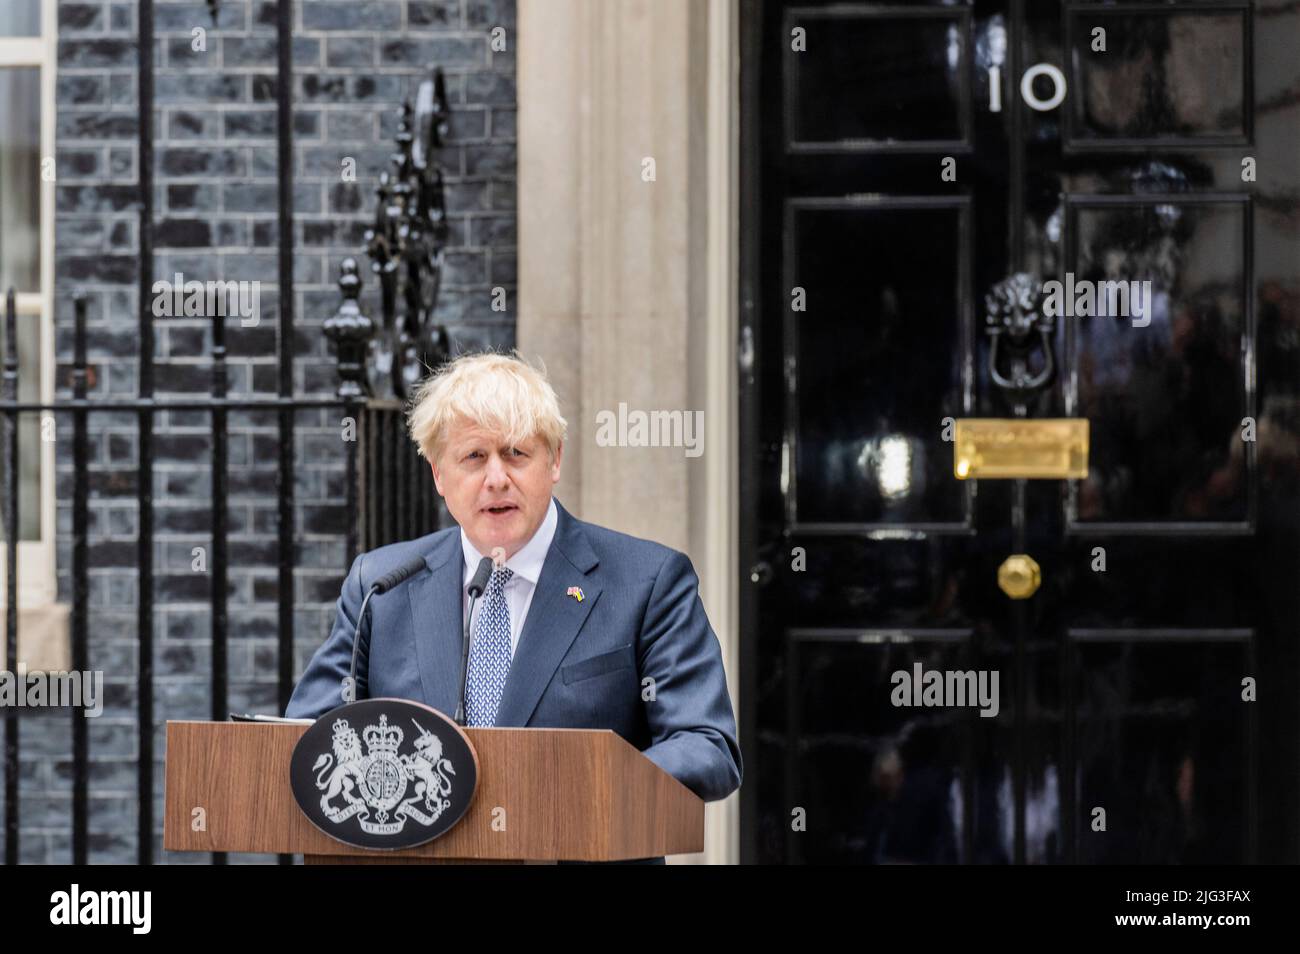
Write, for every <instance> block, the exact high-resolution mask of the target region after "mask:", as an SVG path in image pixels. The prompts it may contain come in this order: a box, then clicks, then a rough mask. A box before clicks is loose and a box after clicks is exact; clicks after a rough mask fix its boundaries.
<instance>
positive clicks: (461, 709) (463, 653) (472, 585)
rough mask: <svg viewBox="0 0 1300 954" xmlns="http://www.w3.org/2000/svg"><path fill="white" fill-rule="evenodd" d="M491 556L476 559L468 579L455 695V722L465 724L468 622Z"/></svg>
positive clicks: (481, 588)
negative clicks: (458, 680)
mask: <svg viewBox="0 0 1300 954" xmlns="http://www.w3.org/2000/svg"><path fill="white" fill-rule="evenodd" d="M492 566H493V564H492V558H491V557H484V558H483V559H481V560H479V561H478V569H477V570H475V571H474V578H473V579H472V580H470V581H469V612H467V613H466V614H465V629H464V631H463V632H462V633H461V640H460V692H459V693H458V694H457V697H456V724H457V725H465V722H466V719H465V681H466V680H467V679H468V678H469V634H470V622H471V620H472V619H473V618H474V604H475V602H477V601H478V598H479V597H480V596H482V595H483V590H484V589H486V588H487V582H488V577H490V576H491V575H492Z"/></svg>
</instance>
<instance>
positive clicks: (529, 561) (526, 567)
mask: <svg viewBox="0 0 1300 954" xmlns="http://www.w3.org/2000/svg"><path fill="white" fill-rule="evenodd" d="M558 524H559V514H557V513H556V510H555V498H554V497H552V498H551V500H550V503H549V504H547V507H546V516H545V517H543V518H542V524H541V526H539V527H538V528H537V532H536V533H534V534H533V538H532V539H531V540H529V541H528V542H527V543H525V544H524V545H523V546H522V547H520V548H519V552H517V553H516V554H515V555H514V556H512V557H511V558H510V559H509V560H506V562H505V565H506V566H507V567H508V568H509V569H511V570H513V571H514V575H515V577H523V578H524V579H525V580H527V581H528V582H529V583H532V584H533V585H534V586H536V585H537V580H538V577H540V576H541V575H542V564H543V563H545V562H546V553H547V551H548V550H550V549H551V541H552V540H553V539H555V528H556V526H557V525H558ZM460 546H461V549H462V550H463V551H464V553H465V585H466V586H468V585H469V581H470V580H471V579H473V577H474V571H475V570H477V569H478V565H479V562H480V561H481V560H482V559H483V554H481V553H479V552H478V550H477V549H475V547H474V544H472V543H470V542H469V536H468V535H467V534H466V533H465V528H464V527H462V528H461V531H460Z"/></svg>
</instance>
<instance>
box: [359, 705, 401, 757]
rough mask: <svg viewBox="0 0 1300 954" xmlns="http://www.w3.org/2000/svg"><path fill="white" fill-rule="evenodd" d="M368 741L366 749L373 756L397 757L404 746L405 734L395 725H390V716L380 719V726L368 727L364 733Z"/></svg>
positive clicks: (382, 716) (383, 716)
mask: <svg viewBox="0 0 1300 954" xmlns="http://www.w3.org/2000/svg"><path fill="white" fill-rule="evenodd" d="M362 735H363V736H364V737H365V740H366V749H367V751H369V753H370V754H371V755H385V754H391V755H396V754H397V750H398V748H400V747H401V745H402V738H403V733H402V730H401V729H399V728H398V727H397V726H395V725H389V724H388V716H387V715H381V716H380V717H379V725H368V726H366V731H365V732H363V733H362Z"/></svg>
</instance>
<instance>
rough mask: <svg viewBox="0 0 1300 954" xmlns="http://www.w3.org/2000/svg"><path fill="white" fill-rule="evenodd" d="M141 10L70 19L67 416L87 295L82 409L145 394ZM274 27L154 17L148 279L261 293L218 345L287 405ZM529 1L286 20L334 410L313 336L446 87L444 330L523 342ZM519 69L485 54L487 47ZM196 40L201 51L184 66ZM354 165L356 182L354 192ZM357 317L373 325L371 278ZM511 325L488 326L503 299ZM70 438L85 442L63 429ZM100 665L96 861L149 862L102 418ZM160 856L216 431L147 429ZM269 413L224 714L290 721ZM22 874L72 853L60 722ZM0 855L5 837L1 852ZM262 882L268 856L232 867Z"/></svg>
mask: <svg viewBox="0 0 1300 954" xmlns="http://www.w3.org/2000/svg"><path fill="white" fill-rule="evenodd" d="M135 8H136V4H135V3H133V2H132V3H125V2H108V0H76V2H73V0H60V5H59V51H58V59H59V76H58V93H57V99H58V117H57V126H58V133H57V136H58V139H57V173H58V183H57V199H56V206H57V217H56V229H57V232H56V266H55V268H56V335H55V347H56V357H57V360H58V361H59V364H60V370H59V378H58V382H59V384H60V386H61V387H60V391H59V393H60V395H61V396H68V394H69V392H68V391H67V389H66V387H63V385H66V383H67V376H66V375H67V364H68V362H70V360H71V348H72V333H71V319H72V297H73V295H74V294H75V293H76V292H78V291H83V292H85V293H87V295H88V296H89V322H90V324H89V328H90V330H89V347H90V360H91V363H92V365H93V389H92V396H103V397H108V396H131V395H134V394H135V393H136V388H137V384H138V381H137V372H138V363H137V358H138V348H139V335H138V332H137V322H138V313H139V312H138V301H137V298H138V295H137V284H136V283H137V271H136V268H137V261H138V255H139V234H138V232H139V229H138V218H137V215H138V213H137V211H136V202H137V195H136V176H137V163H138V161H139V157H138V149H137V145H136V136H137V69H136V37H137V34H136V29H137V27H136V9H135ZM275 16H276V6H275V4H274V3H268V2H257V0H252V2H250V0H222V2H221V4H220V14H219V17H218V20H217V23H216V24H215V25H214V24H213V23H212V21H211V18H210V16H209V13H208V8H207V5H206V4H205V3H204V2H202V0H179V2H177V0H157V2H156V4H155V30H156V33H157V36H156V48H155V51H154V57H155V59H154V62H155V68H156V75H155V101H154V136H155V147H154V148H155V196H154V207H155V216H156V224H157V229H156V238H155V254H154V262H153V274H154V278H155V279H164V278H166V279H170V278H171V276H172V275H173V274H174V273H176V272H182V273H184V275H185V277H186V279H187V280H188V279H199V280H201V281H207V280H246V281H253V280H257V281H260V282H261V283H262V284H261V293H262V294H261V302H262V310H261V315H260V324H259V325H258V326H257V327H249V328H245V327H241V325H240V322H239V320H238V319H237V318H232V319H230V320H229V321H228V323H227V330H226V340H227V348H228V353H229V365H230V368H229V371H230V373H229V380H230V393H231V394H232V395H252V394H256V395H259V396H273V395H274V394H275V392H276V389H277V387H278V368H277V362H278V359H277V347H278V345H279V342H278V323H279V311H278V305H279V289H278V287H277V284H276V280H277V277H278V271H277V252H278V249H277V243H278V235H277V221H276V210H277V205H276V201H277V200H276V161H277V160H276V140H275V124H276V114H275V97H276V68H275V61H276V36H275ZM514 19H515V5H514V2H513V0H300V2H296V3H295V4H294V27H295V28H294V51H293V55H294V91H293V99H294V128H295V132H294V136H295V140H294V198H293V202H294V211H295V234H294V252H295V253H294V282H295V287H294V295H295V304H294V314H295V328H296V334H295V340H294V341H293V342H292V347H293V349H294V352H295V355H296V357H295V362H294V379H295V381H294V383H295V390H296V391H297V393H299V394H315V395H319V394H332V393H333V391H334V387H335V385H336V380H337V379H336V373H335V366H334V361H333V358H332V356H331V354H330V352H329V348H328V344H327V341H326V339H325V338H324V336H323V334H322V331H321V325H322V323H323V322H324V320H325V319H326V318H328V317H329V316H330V315H331V314H332V313H333V312H334V310H335V308H336V307H337V305H338V302H339V293H338V290H337V287H336V285H335V281H336V279H337V275H338V265H339V262H340V261H341V260H342V259H343V258H344V257H346V256H348V255H355V256H357V257H358V258H361V252H362V250H363V240H362V233H363V232H364V230H365V228H366V226H367V224H368V222H369V220H370V217H371V215H372V214H373V210H374V204H375V198H374V188H375V186H376V184H377V176H378V174H379V172H381V171H383V170H385V169H387V168H388V159H389V156H390V155H391V153H392V151H393V148H394V147H393V139H392V137H393V134H394V132H395V131H396V128H397V108H398V106H399V105H400V103H401V101H402V100H403V99H404V98H407V97H410V98H411V99H414V94H415V89H416V86H417V84H418V82H419V81H420V79H422V78H423V77H424V76H425V75H426V72H427V69H428V68H429V67H430V66H433V65H438V66H441V67H443V69H444V71H445V72H446V75H447V96H448V100H449V103H450V105H451V110H452V116H451V134H450V137H449V138H450V142H451V148H449V149H448V150H447V151H446V153H445V154H444V156H443V162H444V165H445V166H446V167H447V169H448V172H449V174H450V175H449V179H448V190H447V202H448V207H449V212H450V225H451V238H450V248H449V254H448V256H447V270H446V273H445V277H444V284H443V291H442V295H441V298H440V305H439V311H438V314H437V318H438V320H439V321H440V322H442V323H444V324H446V325H447V327H448V330H449V331H450V332H451V336H452V340H453V342H454V343H455V345H456V347H457V348H458V349H470V348H479V347H495V346H506V347H508V346H511V345H513V343H514V282H515V64H514V58H513V57H514V55H513V50H514V48H515V45H516V44H515V42H514V26H515V23H514ZM498 26H500V27H504V28H505V29H506V31H507V42H508V46H509V51H508V52H504V53H502V52H494V51H492V50H491V49H490V48H489V31H490V30H491V29H492V28H493V27H498ZM195 28H203V29H204V30H206V46H207V49H206V51H195V50H194V49H193V48H192V43H193V35H192V31H193V30H194V29H195ZM345 157H352V158H354V159H355V160H356V170H357V181H356V182H345V181H343V178H342V169H343V159H344V158H345ZM365 278H366V281H367V287H366V290H365V293H364V294H363V296H362V302H363V305H364V307H365V308H366V310H367V313H368V314H370V315H371V316H372V317H374V318H376V319H377V318H378V317H379V309H378V299H377V294H376V288H375V286H374V281H373V278H372V276H371V275H370V274H369V272H368V271H367V272H365ZM494 286H503V287H505V288H506V289H507V298H508V301H509V303H510V308H509V310H508V311H507V312H505V313H499V312H493V311H492V309H491V289H492V288H493V287H494ZM154 329H155V330H154V336H155V349H154V361H155V392H156V393H157V394H158V395H175V394H194V393H200V394H202V393H207V385H208V381H209V378H210V374H209V368H210V364H209V361H208V357H207V355H208V353H209V350H210V348H211V328H210V321H209V320H208V319H185V318H159V319H156V321H155V325H154ZM338 417H339V413H338V411H329V410H323V411H310V412H301V413H299V414H298V416H297V436H296V464H295V494H296V520H297V527H296V531H297V546H296V551H297V561H298V567H299V568H298V570H297V572H296V574H295V593H294V600H295V625H296V633H297V648H298V652H297V654H296V655H297V660H296V667H297V669H296V671H297V672H301V670H302V667H303V665H304V664H305V662H306V659H307V658H308V657H309V656H310V654H311V653H312V652H313V651H314V650H315V648H316V646H317V645H318V644H319V643H320V641H321V640H322V639H323V638H324V636H325V634H326V633H327V632H328V630H329V625H330V623H331V621H332V619H333V603H334V600H335V598H336V597H337V595H338V587H339V584H340V582H341V580H342V577H343V574H344V573H345V572H346V569H347V567H346V565H345V543H344V538H343V536H342V533H343V530H344V526H345V519H346V516H347V514H346V511H345V507H344V499H343V495H344V493H345V485H344V480H343V477H344V474H343V469H342V460H343V452H344V445H343V443H342V441H341V438H340V429H339V427H338ZM60 427H61V431H60V433H61V435H66V434H69V433H70V421H68V419H66V418H64V419H62V420H61V421H60ZM91 428H92V432H91V441H90V457H91V483H90V487H91V500H90V534H91V536H90V563H91V570H90V603H91V614H90V644H91V645H90V656H91V658H90V665H91V668H92V669H102V670H104V671H105V675H106V681H107V684H108V685H107V686H106V707H105V711H104V714H103V716H101V717H100V718H98V719H93V720H89V737H90V752H91V766H90V820H89V824H90V831H91V840H90V861H92V862H94V863H106V862H132V861H134V859H135V857H136V850H137V846H136V832H135V815H136V790H135V789H136V781H135V780H136V765H137V761H136V760H137V751H136V692H135V685H136V678H137V666H138V659H137V633H136V598H137V597H136V592H137V585H138V583H137V574H136V570H135V566H136V556H135V546H136V544H135V535H136V531H137V526H138V513H137V508H136V499H135V494H136V480H137V474H138V466H137V449H138V448H137V434H136V425H135V418H134V415H132V414H104V413H98V414H92V415H91ZM155 433H156V435H157V436H156V437H155V441H154V448H155V469H154V483H153V492H154V507H155V510H154V513H155V518H154V519H155V534H156V537H155V545H154V566H155V571H156V572H155V577H154V580H153V594H154V602H155V617H154V618H155V632H154V640H155V643H154V649H155V652H154V667H155V680H154V686H155V697H154V698H155V703H154V704H155V721H156V727H155V740H156V741H155V756H156V768H155V789H156V791H155V803H156V810H155V821H156V824H157V832H156V839H155V852H154V855H155V858H156V860H158V861H165V862H168V863H192V862H199V863H203V862H206V861H207V856H206V855H171V854H170V853H165V852H163V851H162V849H161V825H162V802H161V799H162V781H163V767H162V757H163V755H164V730H163V725H164V723H165V721H166V720H168V719H182V718H208V716H209V710H210V699H209V679H210V647H209V632H210V630H209V626H210V620H209V611H208V605H207V599H208V587H209V580H208V578H207V577H206V575H205V574H203V573H201V572H194V571H193V570H192V569H191V563H192V560H193V555H192V553H193V548H194V547H205V548H207V549H208V552H209V557H210V555H211V537H210V534H209V532H208V527H209V519H210V503H211V480H210V474H209V467H210V458H209V454H210V447H211V429H210V426H209V422H208V417H207V415H206V414H203V413H201V412H184V413H181V412H169V413H166V414H161V415H159V416H158V418H157V421H156V428H155ZM56 453H57V456H58V468H57V491H58V495H59V519H58V528H59V535H60V539H59V542H60V546H59V588H60V594H61V598H62V599H67V597H68V594H69V578H68V568H69V566H70V546H69V539H68V534H69V531H70V528H71V513H70V500H71V489H72V470H71V447H70V441H67V440H62V441H59V442H58V444H57V445H56ZM277 456H278V438H277V431H276V420H275V416H274V412H269V413H268V412H235V413H232V414H231V415H230V495H229V523H230V535H229V553H230V566H229V581H230V586H229V593H230V597H229V599H230V603H229V618H230V630H229V632H230V648H229V659H230V666H229V672H230V705H231V708H232V709H234V710H236V711H243V710H248V711H258V712H267V713H270V712H275V711H276V705H277V702H276V683H275V678H276V677H275V672H276V669H275V653H276V630H277V609H276V602H275V600H276V598H277V571H276V552H277V550H276V547H277V543H276V514H277V499H276V496H275V491H274V482H275V467H276V460H277ZM21 744H22V770H21V773H20V777H21V783H22V796H21V797H22V806H21V808H22V816H21V817H22V822H21V842H22V860H24V861H28V862H66V861H68V860H69V859H70V857H71V856H70V851H71V836H70V825H71V821H70V819H71V777H72V765H71V731H70V728H69V717H68V714H67V713H66V711H61V710H50V711H43V712H36V711H34V710H26V711H25V712H24V714H23V717H22V743H21ZM0 839H3V831H2V830H0ZM238 860H267V859H266V858H246V859H238V858H232V861H238Z"/></svg>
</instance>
